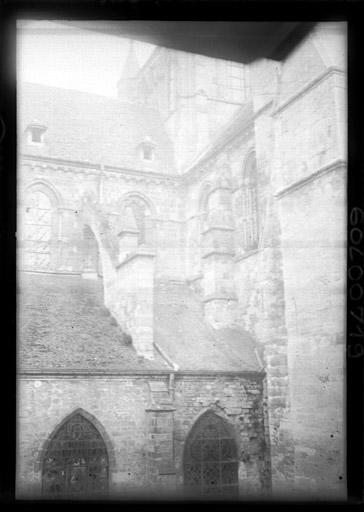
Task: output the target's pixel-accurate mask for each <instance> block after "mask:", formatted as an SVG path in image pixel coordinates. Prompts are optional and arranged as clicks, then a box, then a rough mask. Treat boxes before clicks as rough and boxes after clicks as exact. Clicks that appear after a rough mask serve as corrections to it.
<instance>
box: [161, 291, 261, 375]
mask: <svg viewBox="0 0 364 512" xmlns="http://www.w3.org/2000/svg"><path fill="white" fill-rule="evenodd" d="M155 341H156V342H157V343H158V345H159V346H160V347H161V348H162V350H163V351H164V352H165V353H166V354H167V355H168V356H169V357H170V358H171V360H172V361H173V362H174V363H176V364H177V365H178V366H179V368H180V370H197V371H198V370H210V371H227V372H228V371H260V367H259V364H258V361H257V357H256V355H255V352H254V342H253V340H252V339H251V337H250V335H249V334H248V333H247V332H246V331H244V330H242V329H240V328H238V327H237V328H223V329H218V330H216V329H213V328H211V327H209V326H208V325H207V324H206V323H205V322H204V321H203V317H202V309H201V305H200V302H199V301H198V300H197V298H196V297H195V296H194V294H193V292H192V291H191V290H189V288H188V287H187V285H185V284H184V283H183V282H181V283H179V282H165V283H163V284H161V285H160V286H158V287H157V289H156V295H155Z"/></svg>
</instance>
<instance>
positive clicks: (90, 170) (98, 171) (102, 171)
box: [20, 154, 181, 185]
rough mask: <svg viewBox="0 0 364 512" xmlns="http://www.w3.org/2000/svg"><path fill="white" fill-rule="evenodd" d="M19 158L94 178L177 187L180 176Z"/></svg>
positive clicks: (61, 160)
mask: <svg viewBox="0 0 364 512" xmlns="http://www.w3.org/2000/svg"><path fill="white" fill-rule="evenodd" d="M20 158H22V159H23V160H30V161H32V162H34V163H33V164H32V166H33V167H34V168H35V167H36V166H40V167H41V168H43V169H45V168H48V169H49V168H50V169H54V170H59V171H63V172H72V173H75V172H79V173H80V174H94V175H96V176H100V175H102V176H103V177H104V178H106V179H107V178H109V177H111V176H112V175H113V174H114V175H118V176H120V177H122V178H123V179H125V180H128V179H129V180H135V181H149V182H156V183H157V184H162V183H167V182H169V183H171V184H175V185H179V184H180V182H181V176H178V175H175V176H171V175H166V174H163V173H157V172H148V171H143V170H136V169H129V168H125V167H114V166H109V165H105V166H104V165H102V164H94V163H90V162H84V161H77V160H65V159H60V158H55V157H45V156H35V155H28V154H21V155H20Z"/></svg>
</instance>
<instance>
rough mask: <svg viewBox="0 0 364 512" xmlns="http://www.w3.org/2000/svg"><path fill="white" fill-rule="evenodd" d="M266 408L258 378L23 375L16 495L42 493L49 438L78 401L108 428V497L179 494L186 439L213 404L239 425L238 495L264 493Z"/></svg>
mask: <svg viewBox="0 0 364 512" xmlns="http://www.w3.org/2000/svg"><path fill="white" fill-rule="evenodd" d="M262 407H263V403H262V381H261V378H259V377H257V378H249V377H245V378H244V377H241V376H235V377H234V376H230V377H229V376H228V375H227V376H205V377H204V376H183V375H176V376H175V379H174V380H173V376H172V380H171V377H170V376H168V375H165V376H162V375H159V376H157V375H156V376H151V375H149V376H147V375H143V376H142V375H140V376H136V375H134V376H132V375H130V376H114V377H111V376H109V377H108V376H98V377H97V376H88V377H87V376H77V377H76V376H75V377H70V376H63V377H62V376H58V377H54V376H53V377H51V376H48V377H47V376H39V377H20V378H19V381H18V418H19V419H18V436H19V437H18V439H19V442H18V452H17V494H18V497H23V498H24V497H32V498H34V497H36V496H37V495H39V494H40V492H41V468H42V455H43V454H44V446H45V443H46V441H47V439H48V438H49V436H50V435H51V434H52V432H53V431H54V429H56V428H57V426H58V425H59V424H60V422H61V421H62V420H63V419H64V418H65V417H66V416H68V415H69V414H70V413H72V412H73V411H75V410H77V409H79V408H81V409H82V410H84V411H86V413H87V414H89V415H91V417H92V416H93V417H95V418H96V420H97V423H96V426H97V425H101V426H102V429H103V431H104V432H105V433H104V439H105V438H106V445H107V449H108V452H109V463H110V495H111V496H115V497H117V496H118V497H128V496H133V495H134V493H137V496H138V497H142V496H143V493H144V496H146V497H148V495H149V496H151V495H156V496H158V497H160V496H161V493H162V495H166V496H171V494H172V496H173V497H178V496H182V495H183V447H184V443H185V441H186V438H187V435H188V433H189V431H190V429H191V428H192V426H193V424H194V423H195V421H196V420H197V419H198V418H199V417H200V416H201V414H203V413H204V412H206V411H207V410H212V411H214V412H215V413H216V414H218V415H220V416H221V417H223V418H224V419H225V420H226V421H227V422H228V423H229V424H230V425H231V426H232V428H233V430H234V432H235V436H236V441H237V444H238V447H239V460H240V463H239V489H240V497H241V498H243V499H244V498H247V497H252V496H259V497H261V495H262V493H265V492H267V491H268V490H269V472H270V468H269V450H268V449H267V444H266V443H267V438H266V429H265V425H264V415H263V410H262Z"/></svg>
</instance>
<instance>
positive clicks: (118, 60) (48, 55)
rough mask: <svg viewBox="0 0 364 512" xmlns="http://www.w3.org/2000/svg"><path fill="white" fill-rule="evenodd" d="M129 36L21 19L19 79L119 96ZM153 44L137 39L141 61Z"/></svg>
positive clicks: (18, 47)
mask: <svg viewBox="0 0 364 512" xmlns="http://www.w3.org/2000/svg"><path fill="white" fill-rule="evenodd" d="M128 47H129V39H123V38H121V37H117V36H109V35H107V34H102V33H98V32H94V31H91V30H79V29H75V28H74V27H70V26H68V25H63V24H62V23H58V22H57V23H55V22H52V21H43V20H42V21H31V20H22V21H19V22H18V33H17V79H18V81H20V82H21V81H27V82H35V83H39V84H45V85H53V86H57V87H64V88H66V89H77V90H80V91H87V92H91V93H95V94H102V95H103V96H112V97H115V96H116V83H117V81H118V79H119V78H120V75H121V71H122V69H123V64H124V61H125V58H126V55H127V50H128ZM154 48H155V46H154V45H151V44H148V43H141V42H139V41H135V42H134V49H135V53H136V55H137V58H138V62H139V65H140V66H141V65H143V63H144V62H145V61H146V60H147V58H148V57H149V55H150V54H151V53H152V51H153V49H154Z"/></svg>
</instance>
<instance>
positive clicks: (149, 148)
mask: <svg viewBox="0 0 364 512" xmlns="http://www.w3.org/2000/svg"><path fill="white" fill-rule="evenodd" d="M155 147H156V144H155V142H153V141H152V139H151V138H150V137H145V139H144V140H143V142H142V143H141V144H140V157H141V159H142V160H144V161H145V162H152V161H153V160H154V158H155Z"/></svg>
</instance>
